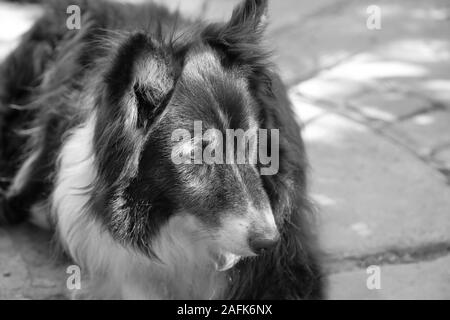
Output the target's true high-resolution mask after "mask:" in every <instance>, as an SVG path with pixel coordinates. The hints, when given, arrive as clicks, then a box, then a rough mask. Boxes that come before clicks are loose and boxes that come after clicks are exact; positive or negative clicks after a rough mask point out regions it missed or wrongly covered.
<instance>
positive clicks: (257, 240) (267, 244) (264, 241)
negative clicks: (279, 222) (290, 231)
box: [248, 232, 280, 254]
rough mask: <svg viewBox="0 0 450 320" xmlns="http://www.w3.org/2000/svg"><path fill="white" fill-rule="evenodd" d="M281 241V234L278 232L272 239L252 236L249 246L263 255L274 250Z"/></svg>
mask: <svg viewBox="0 0 450 320" xmlns="http://www.w3.org/2000/svg"><path fill="white" fill-rule="evenodd" d="M279 240H280V234H279V233H278V232H276V234H275V235H273V236H271V237H267V236H263V235H256V234H255V235H252V236H250V238H249V241H248V242H249V246H250V249H251V250H252V251H253V252H254V253H256V254H261V253H263V252H264V251H265V250H268V249H270V248H273V247H274V246H275V245H276V244H277V242H278V241H279Z"/></svg>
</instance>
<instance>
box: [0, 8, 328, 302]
mask: <svg viewBox="0 0 450 320" xmlns="http://www.w3.org/2000/svg"><path fill="white" fill-rule="evenodd" d="M47 4H48V5H47V11H46V14H45V15H44V16H43V17H42V18H40V20H38V21H37V22H36V24H35V25H34V26H33V28H32V29H31V30H30V31H29V32H28V33H27V34H26V35H25V36H24V37H23V39H22V41H21V43H20V45H19V46H18V47H17V48H16V49H15V51H14V52H12V54H11V55H9V57H8V58H7V59H6V60H5V61H4V63H3V65H2V66H1V70H0V129H1V130H0V143H1V144H0V152H1V154H0V155H1V156H0V161H1V163H0V175H1V177H2V180H1V181H2V182H1V183H2V184H1V186H2V189H3V190H4V191H2V193H1V197H0V204H1V207H0V219H1V220H2V222H3V224H15V223H20V222H22V221H25V220H30V221H32V222H34V223H35V224H38V225H41V226H46V227H49V228H50V229H52V230H54V232H55V238H56V239H57V241H58V242H59V243H60V244H61V245H62V248H63V249H64V250H65V251H66V252H67V253H68V254H69V256H70V257H71V258H72V259H73V260H74V262H75V263H76V264H78V265H79V266H80V267H81V270H82V275H83V279H86V278H87V279H88V280H86V281H84V282H83V283H82V290H81V293H80V294H79V297H81V298H95V299H98V298H106V299H107V298H112V299H116V298H123V299H318V298H321V297H322V292H323V281H322V278H321V269H320V265H319V262H318V258H317V250H316V245H315V242H316V241H315V238H316V237H315V232H314V228H313V223H312V221H311V220H312V219H311V218H312V217H311V216H312V210H311V206H310V203H309V201H308V198H307V195H306V192H307V190H306V173H305V171H306V167H307V164H306V160H305V152H304V148H303V144H302V140H301V136H300V128H299V126H298V125H297V124H296V122H295V120H294V117H293V113H292V112H291V110H290V104H289V101H288V98H287V95H286V91H285V88H284V87H283V85H282V83H281V81H280V78H279V76H278V75H277V74H276V73H275V72H274V71H273V68H272V67H271V64H270V61H269V54H268V53H267V51H265V50H264V49H263V47H262V45H261V41H262V36H263V32H264V23H265V22H264V21H265V16H266V11H267V3H266V1H264V0H245V1H243V2H242V3H241V4H240V5H238V6H237V7H236V8H235V9H234V11H233V13H232V15H231V18H230V19H229V21H227V22H225V23H212V24H207V23H202V22H190V21H187V20H184V19H181V18H179V17H178V15H177V14H172V13H169V11H167V10H166V9H164V8H161V7H159V6H156V5H154V4H142V5H131V4H119V3H113V2H103V1H87V0H86V1H80V0H77V1H72V0H71V1H53V2H49V3H47ZM72 4H76V5H78V6H79V7H80V9H81V14H82V16H81V28H80V29H79V30H68V28H67V27H66V19H67V14H66V9H67V6H69V5H72ZM195 121H201V123H202V126H203V129H204V130H206V129H215V130H216V131H215V132H217V130H218V131H219V132H223V133H225V131H226V130H227V129H242V130H249V129H258V128H264V129H277V130H279V144H278V145H277V150H276V151H277V152H278V153H279V164H278V166H279V168H277V169H278V170H277V172H276V174H272V175H262V174H261V169H262V167H264V165H263V164H262V163H261V162H260V161H256V162H254V163H250V162H249V163H245V164H215V163H214V164H204V163H203V164H198V163H195V164H193V163H180V164H175V163H174V162H173V161H172V160H171V154H172V151H173V148H174V146H175V145H176V143H177V141H174V140H173V139H172V138H173V136H172V134H173V132H174V131H175V130H177V129H184V130H187V132H192V130H193V123H194V122H195ZM190 146H191V147H192V148H191V149H190V150H188V152H191V151H193V150H194V151H195V150H197V148H200V149H202V148H203V147H204V143H203V142H202V143H200V144H198V143H196V142H195V141H194V142H193V143H192V144H191V145H190ZM188 147H189V146H188ZM269 148H270V147H269ZM188 149H189V148H188ZM233 150H234V149H233ZM228 151H229V150H228ZM272 151H273V152H274V150H272ZM247 156H249V157H252V156H254V155H252V154H250V153H249V154H248V155H247Z"/></svg>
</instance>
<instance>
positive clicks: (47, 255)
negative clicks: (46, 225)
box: [0, 225, 69, 300]
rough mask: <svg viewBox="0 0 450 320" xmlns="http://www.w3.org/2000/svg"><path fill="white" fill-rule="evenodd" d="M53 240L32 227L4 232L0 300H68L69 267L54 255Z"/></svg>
mask: <svg viewBox="0 0 450 320" xmlns="http://www.w3.org/2000/svg"><path fill="white" fill-rule="evenodd" d="M50 239H51V238H50V235H49V234H48V233H46V232H44V231H42V230H40V229H38V228H36V227H34V226H31V225H23V226H20V227H17V228H8V229H7V230H5V229H1V228H0V300H2V299H62V298H65V291H64V288H65V284H66V276H67V275H66V273H65V267H66V266H67V265H68V264H69V263H68V262H67V261H64V260H63V259H62V258H60V259H58V258H56V257H55V256H54V255H53V254H52V250H51V249H50V248H51V245H50Z"/></svg>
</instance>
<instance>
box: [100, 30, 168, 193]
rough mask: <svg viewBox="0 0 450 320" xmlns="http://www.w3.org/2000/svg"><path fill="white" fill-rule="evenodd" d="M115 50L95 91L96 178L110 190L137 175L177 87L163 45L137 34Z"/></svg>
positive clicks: (115, 47)
mask: <svg viewBox="0 0 450 320" xmlns="http://www.w3.org/2000/svg"><path fill="white" fill-rule="evenodd" d="M113 46H114V48H112V49H111V50H114V51H113V53H114V54H113V57H112V59H111V61H109V63H108V65H106V66H105V67H106V70H105V73H104V74H103V76H101V77H100V82H99V83H98V87H97V88H95V90H96V91H97V92H96V98H97V100H96V102H95V104H96V110H95V111H96V112H95V116H96V121H95V130H94V137H93V143H94V148H93V149H94V150H95V154H96V158H97V159H98V168H97V170H98V176H99V177H100V178H101V179H103V180H104V182H106V185H110V186H113V185H115V184H116V183H117V181H118V179H119V178H120V177H122V178H124V177H127V176H131V175H132V174H133V172H135V170H137V163H138V160H137V159H139V154H140V152H141V150H142V148H143V145H144V143H145V139H146V135H147V133H148V132H149V130H150V128H151V127H152V124H154V122H155V119H157V117H158V116H159V115H160V114H161V113H162V112H163V111H164V109H165V108H166V106H167V104H168V101H169V100H170V97H171V94H172V90H173V86H174V83H175V78H174V72H173V70H172V63H171V61H170V54H169V53H167V52H166V50H165V47H164V45H163V44H162V43H159V42H157V41H155V40H153V39H151V38H149V37H148V36H147V35H145V34H141V33H136V34H134V35H131V36H128V37H127V38H126V39H125V41H123V42H121V43H120V44H119V45H113ZM100 185H101V184H100Z"/></svg>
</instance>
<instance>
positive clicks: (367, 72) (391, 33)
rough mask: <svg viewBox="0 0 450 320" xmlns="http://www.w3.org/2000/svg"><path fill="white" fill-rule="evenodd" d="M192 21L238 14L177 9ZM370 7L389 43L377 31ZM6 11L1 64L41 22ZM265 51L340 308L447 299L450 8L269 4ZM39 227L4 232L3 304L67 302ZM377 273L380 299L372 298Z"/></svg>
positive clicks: (60, 266) (300, 1)
mask: <svg viewBox="0 0 450 320" xmlns="http://www.w3.org/2000/svg"><path fill="white" fill-rule="evenodd" d="M160 2H164V3H168V5H169V7H170V8H172V9H175V8H177V7H179V8H180V10H181V11H182V12H184V13H185V14H186V15H188V16H190V17H194V18H195V17H197V16H199V15H202V16H203V17H206V18H207V19H210V20H219V19H224V18H226V17H227V16H229V14H230V12H231V10H232V7H233V5H234V4H235V3H236V2H237V1H235V0H233V1H230V0H209V1H207V2H206V1H205V0H193V1H182V2H181V4H180V5H178V1H176V0H173V1H172V0H170V1H163V0H160ZM369 5H378V6H379V7H380V8H381V18H382V24H381V30H369V29H367V27H366V20H367V17H368V15H367V13H366V9H367V7H368V6H369ZM39 12H40V9H39V7H37V6H29V5H25V6H23V5H22V6H20V5H12V4H7V3H2V2H0V21H1V22H0V59H1V58H3V57H4V56H5V55H6V54H7V52H9V50H11V49H12V48H13V47H14V45H15V44H16V43H17V41H18V36H19V35H20V34H21V33H22V32H23V31H24V30H26V29H27V28H28V27H29V26H30V25H31V23H32V21H33V20H34V19H35V18H36V17H37V16H38V15H39ZM269 13H270V23H271V24H270V27H269V29H268V32H267V34H268V39H267V44H268V45H269V46H270V47H271V48H273V49H274V50H275V52H276V57H275V60H276V63H277V66H278V68H279V70H280V72H281V75H282V76H283V79H284V80H285V82H286V83H287V85H288V86H289V93H290V96H291V98H292V101H293V107H294V111H295V113H296V115H297V116H298V120H299V121H300V122H301V123H302V125H303V131H304V132H303V134H304V138H305V141H306V146H307V150H308V153H309V158H310V163H311V167H312V168H311V172H310V179H311V195H312V197H313V199H314V200H315V201H316V203H317V204H318V206H319V208H320V216H319V218H318V223H319V225H320V230H321V243H322V248H323V249H324V253H325V254H324V262H325V265H326V270H327V274H328V279H329V284H330V285H329V290H328V297H329V298H330V299H450V232H449V230H450V3H449V2H448V0H428V1H420V0H409V1H406V0H389V1H388V0H385V1H382V0H375V1H367V0H359V1H356V0H334V1H331V0H316V1H308V0H271V2H270V12H269ZM49 244H50V236H49V235H48V234H46V233H45V232H43V231H40V230H38V229H37V228H35V227H32V226H27V225H25V226H21V227H18V228H13V229H0V299H16V298H19V299H55V298H63V297H64V287H65V279H66V277H67V274H66V273H65V268H66V266H67V265H68V262H63V261H59V260H55V259H53V258H52V255H51V253H50V252H51V251H50V250H49V247H50V246H49ZM370 265H376V266H379V267H380V270H381V273H380V276H381V288H380V289H375V290H369V289H368V287H367V286H366V281H367V278H368V276H369V275H368V274H367V272H366V268H367V267H368V266H370Z"/></svg>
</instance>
